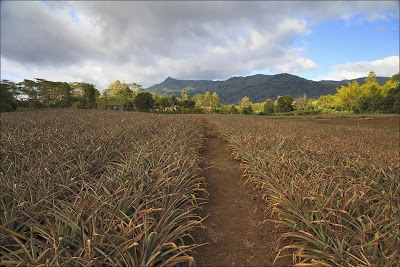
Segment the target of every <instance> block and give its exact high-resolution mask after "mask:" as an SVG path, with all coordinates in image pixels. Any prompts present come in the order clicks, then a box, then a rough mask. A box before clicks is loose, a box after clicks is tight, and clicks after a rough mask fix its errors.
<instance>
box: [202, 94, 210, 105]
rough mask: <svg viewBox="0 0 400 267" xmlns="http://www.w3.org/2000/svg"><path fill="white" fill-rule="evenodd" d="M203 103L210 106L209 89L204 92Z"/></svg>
mask: <svg viewBox="0 0 400 267" xmlns="http://www.w3.org/2000/svg"><path fill="white" fill-rule="evenodd" d="M203 103H204V106H205V107H210V106H211V94H210V92H209V91H207V92H205V94H204V97H203Z"/></svg>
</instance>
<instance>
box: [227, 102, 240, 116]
mask: <svg viewBox="0 0 400 267" xmlns="http://www.w3.org/2000/svg"><path fill="white" fill-rule="evenodd" d="M227 112H228V113H229V114H238V113H239V111H238V109H237V108H236V106H235V105H233V104H232V105H230V106H229V108H228V110H227Z"/></svg>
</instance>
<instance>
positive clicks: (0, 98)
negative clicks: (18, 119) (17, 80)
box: [0, 80, 18, 112]
mask: <svg viewBox="0 0 400 267" xmlns="http://www.w3.org/2000/svg"><path fill="white" fill-rule="evenodd" d="M12 84H13V82H10V81H6V80H2V81H1V84H0V112H9V111H14V110H15V109H17V107H18V102H17V100H16V99H15V97H14V95H13V93H12V90H13V89H12Z"/></svg>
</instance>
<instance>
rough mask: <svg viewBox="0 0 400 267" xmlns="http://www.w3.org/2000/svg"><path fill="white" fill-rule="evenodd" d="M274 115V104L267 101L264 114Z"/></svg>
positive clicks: (269, 100)
mask: <svg viewBox="0 0 400 267" xmlns="http://www.w3.org/2000/svg"><path fill="white" fill-rule="evenodd" d="M272 113H274V102H273V101H272V100H271V99H267V100H266V101H265V102H264V114H272Z"/></svg>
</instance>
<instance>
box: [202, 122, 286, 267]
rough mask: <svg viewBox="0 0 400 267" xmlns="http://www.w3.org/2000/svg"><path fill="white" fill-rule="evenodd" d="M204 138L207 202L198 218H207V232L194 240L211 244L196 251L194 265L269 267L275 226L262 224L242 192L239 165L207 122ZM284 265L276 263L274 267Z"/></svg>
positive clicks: (255, 203)
mask: <svg viewBox="0 0 400 267" xmlns="http://www.w3.org/2000/svg"><path fill="white" fill-rule="evenodd" d="M205 135H206V139H207V140H206V143H205V149H204V151H203V155H202V156H203V157H205V159H206V162H205V165H206V166H204V167H205V168H206V169H205V170H204V171H203V176H204V177H206V181H207V191H208V192H209V198H208V202H207V204H206V205H205V206H204V208H203V210H202V211H201V212H200V213H201V214H200V215H202V216H206V215H209V217H208V218H207V219H206V220H205V222H204V224H205V226H206V229H205V230H204V231H203V230H202V231H199V232H198V235H199V236H195V238H196V239H197V241H198V242H200V243H202V242H208V243H210V244H209V245H205V246H203V247H200V248H198V249H196V250H195V252H196V254H195V255H194V257H195V260H196V263H197V265H198V266H271V265H272V263H273V261H274V258H275V255H276V253H275V251H276V248H277V236H278V235H277V234H276V229H275V227H274V225H271V224H268V223H265V224H261V222H262V221H263V217H262V214H263V212H262V208H261V206H260V202H259V201H257V200H255V199H256V198H255V196H252V195H251V193H250V190H249V189H248V188H247V189H246V188H245V186H244V180H243V178H242V171H241V170H240V168H239V163H238V162H237V161H235V160H233V159H232V156H231V151H230V150H229V148H228V146H227V142H226V141H223V140H222V139H221V138H220V137H219V136H218V133H217V132H216V131H215V130H214V129H213V128H212V126H210V124H208V123H206V122H205ZM284 263H285V262H282V261H278V262H277V264H276V266H282V264H284ZM286 263H287V260H286ZM289 263H290V261H289Z"/></svg>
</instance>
